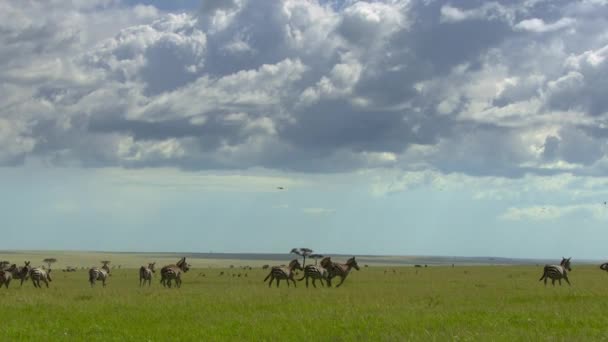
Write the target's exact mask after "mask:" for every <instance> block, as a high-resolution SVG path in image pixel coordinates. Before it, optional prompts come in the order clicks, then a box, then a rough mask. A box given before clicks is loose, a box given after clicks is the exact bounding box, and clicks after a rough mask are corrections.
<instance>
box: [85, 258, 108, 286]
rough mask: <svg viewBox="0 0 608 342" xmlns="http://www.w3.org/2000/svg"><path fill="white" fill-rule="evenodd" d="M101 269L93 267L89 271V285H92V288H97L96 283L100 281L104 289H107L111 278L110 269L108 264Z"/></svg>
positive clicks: (104, 263)
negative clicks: (107, 282) (107, 280)
mask: <svg viewBox="0 0 608 342" xmlns="http://www.w3.org/2000/svg"><path fill="white" fill-rule="evenodd" d="M102 264H103V266H101V267H91V268H90V269H89V283H91V287H93V286H95V282H96V281H97V280H100V281H101V283H102V284H103V287H106V279H108V277H109V276H110V267H108V263H107V262H103V263H102Z"/></svg>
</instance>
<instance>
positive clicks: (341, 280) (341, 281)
mask: <svg viewBox="0 0 608 342" xmlns="http://www.w3.org/2000/svg"><path fill="white" fill-rule="evenodd" d="M344 279H346V277H340V283H339V284H338V285H336V287H340V285H342V283H343V282H344Z"/></svg>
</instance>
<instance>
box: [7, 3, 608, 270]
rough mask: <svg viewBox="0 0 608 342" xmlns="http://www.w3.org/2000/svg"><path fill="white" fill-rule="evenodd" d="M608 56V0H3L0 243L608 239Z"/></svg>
mask: <svg viewBox="0 0 608 342" xmlns="http://www.w3.org/2000/svg"><path fill="white" fill-rule="evenodd" d="M607 59H608V1H606V0H579V1H570V0H568V1H559V0H557V1H553V0H552V1H545V0H511V1H498V2H488V1H474V0H466V1H464V0H449V1H443V0H420V1H407V0H381V1H352V0H276V1H255V0H221V1H220V0H203V1H201V0H176V1H160V0H145V1H136V0H72V1H63V0H51V1H38V0H27V1H2V2H0V189H2V191H0V203H1V205H2V206H1V208H2V211H1V212H2V216H1V218H0V220H1V221H0V227H1V228H0V233H1V234H2V238H1V239H0V249H25V250H38V249H55V250H62V249H66V250H103V251H160V252H210V251H211V252H264V253H269V252H270V253H285V252H288V251H290V250H291V249H292V248H294V247H308V248H312V249H313V250H315V251H316V252H319V253H343V254H352V255H361V254H379V255H447V256H497V257H519V258H530V257H532V258H554V259H556V260H559V258H561V257H562V256H565V257H573V260H575V259H577V258H580V259H604V258H607V257H608V251H606V249H605V243H604V242H605V241H606V240H607V239H608V205H606V204H605V201H608V178H607V177H606V176H607V175H608V145H607V142H606V137H608V97H607V96H606V89H608V60H607ZM279 187H282V188H283V189H279Z"/></svg>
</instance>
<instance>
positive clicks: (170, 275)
mask: <svg viewBox="0 0 608 342" xmlns="http://www.w3.org/2000/svg"><path fill="white" fill-rule="evenodd" d="M188 270H190V265H189V264H188V263H187V262H186V258H185V257H183V258H181V259H179V261H178V262H177V263H176V264H175V265H167V266H165V267H163V268H162V269H161V270H160V276H161V279H160V283H161V284H163V286H164V287H167V286H169V288H171V280H173V279H175V286H176V287H181V286H182V273H186V272H188Z"/></svg>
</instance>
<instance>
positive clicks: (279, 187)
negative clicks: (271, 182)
mask: <svg viewBox="0 0 608 342" xmlns="http://www.w3.org/2000/svg"><path fill="white" fill-rule="evenodd" d="M277 189H279V190H284V189H285V188H283V187H282V186H277Z"/></svg>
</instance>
